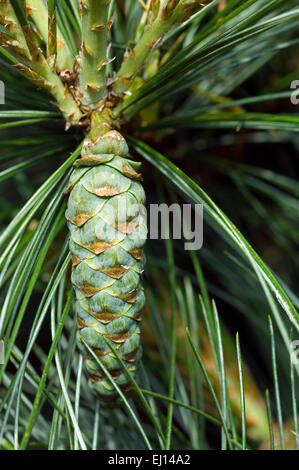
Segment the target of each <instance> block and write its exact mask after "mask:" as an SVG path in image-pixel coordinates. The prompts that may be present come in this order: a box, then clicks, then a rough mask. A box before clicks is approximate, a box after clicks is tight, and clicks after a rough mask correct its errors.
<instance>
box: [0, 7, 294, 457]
mask: <svg viewBox="0 0 299 470" xmlns="http://www.w3.org/2000/svg"><path fill="white" fill-rule="evenodd" d="M3 3H4V2H0V6H2V4H3ZM26 3H27V4H28V5H29V4H30V3H34V4H36V3H37V4H39V2H26ZM49 3H50V4H51V5H50V8H51V15H50V16H51V18H52V26H53V24H55V21H54V20H53V18H54V16H53V15H54V12H55V10H56V15H57V25H58V30H57V37H58V39H59V36H60V35H61V37H62V38H63V41H64V43H63V50H64V54H62V53H61V52H59V50H57V57H56V49H55V44H54V45H53V43H52V44H49V43H48V41H49V38H48V36H47V34H46V35H45V34H44V31H47V29H45V21H47V20H48V15H46V17H45V21H44V22H42V23H41V24H40V25H39V24H38V21H37V19H34V14H33V11H32V12H31V14H30V13H28V12H27V13H28V15H27V16H25V17H22V18H20V11H22V10H20V8H22V4H23V2H12V4H13V5H14V7H15V12H17V14H16V18H15V17H14V21H17V20H18V21H19V22H20V25H21V26H20V28H16V30H13V28H12V32H11V33H10V34H14V35H15V41H19V43H20V44H21V45H22V46H24V35H23V31H24V26H26V24H28V22H29V23H30V24H32V22H35V24H36V26H37V28H38V29H39V31H40V33H41V34H40V35H37V36H35V41H36V44H37V45H38V46H36V47H39V48H40V51H42V53H43V54H44V57H45V61H46V62H43V67H42V68H41V69H37V68H36V69H35V70H37V71H38V72H39V73H40V74H41V76H42V75H43V74H44V75H45V73H46V75H47V79H49V80H50V81H51V80H52V79H53V80H55V81H56V80H58V78H59V76H58V74H57V73H56V72H55V70H53V63H54V62H55V61H56V67H57V69H56V70H57V71H58V72H59V64H61V63H62V62H60V61H62V60H63V59H64V60H65V61H66V63H67V64H68V66H69V65H70V64H72V63H73V62H74V59H75V56H76V55H77V54H78V52H79V51H78V43H79V42H80V38H82V37H83V39H84V36H86V33H85V32H84V29H82V27H81V20H80V14H79V5H78V3H77V1H74V0H64V1H59V2H49ZM158 3H159V4H160V2H153V5H157V4H158ZM164 3H165V4H167V3H168V2H164ZM179 3H180V4H184V1H183V0H182V1H181V2H179ZM205 3H206V6H204V7H200V8H198V11H195V12H194V11H192V13H190V14H189V15H187V16H186V17H184V16H180V17H179V18H180V20H176V21H172V19H173V17H172V16H171V15H172V14H173V13H169V14H170V16H169V18H168V21H169V23H168V25H167V28H165V31H166V33H165V35H164V37H163V38H162V40H161V41H157V42H156V43H155V44H154V46H155V50H154V51H152V52H151V54H149V55H148V54H145V50H144V47H145V45H144V41H143V42H142V37H143V38H144V36H143V34H144V32H145V31H146V29H147V25H152V24H154V23H155V21H157V18H158V19H159V17H158V16H157V11H156V10H154V9H153V10H152V11H147V12H146V11H144V9H143V5H142V4H143V2H137V1H136V2H129V1H128V2H123V1H112V2H111V3H110V6H109V9H108V12H107V15H108V19H109V18H111V16H112V15H113V18H114V24H113V26H112V28H111V30H110V33H109V36H108V44H109V47H108V53H107V57H100V58H99V59H100V60H101V61H105V68H104V70H105V77H108V83H109V93H110V92H112V95H111V96H113V94H115V93H118V96H117V97H116V98H117V99H115V101H116V102H115V103H114V104H113V109H112V118H113V119H115V120H118V121H116V122H118V123H120V125H121V126H123V131H124V132H125V133H126V138H127V142H128V143H129V145H130V150H131V152H132V153H133V156H132V159H134V158H135V153H136V154H137V155H138V157H137V158H139V159H140V158H142V159H143V164H144V169H143V176H144V186H145V189H146V192H147V195H148V199H149V202H156V203H157V202H161V201H163V202H164V201H166V202H169V203H171V202H177V201H179V202H181V201H190V202H191V203H192V204H197V203H201V204H203V206H204V214H205V219H204V220H205V228H204V232H205V235H204V236H205V238H204V246H203V248H202V249H201V250H200V251H199V252H186V251H184V250H183V241H181V242H179V241H176V240H174V241H171V240H166V241H165V243H163V241H157V242H155V241H152V240H150V241H149V243H148V247H147V260H148V261H147V268H146V272H145V280H144V283H145V291H146V297H147V304H146V307H145V311H144V321H143V325H142V337H143V350H144V359H143V361H142V363H141V367H140V370H139V371H138V374H136V376H135V373H134V374H132V371H131V370H130V368H127V367H126V363H125V361H124V360H123V356H122V354H120V352H119V349H118V347H116V346H115V344H113V342H108V343H107V344H105V348H106V347H107V348H109V350H110V352H109V355H110V357H113V358H114V360H115V361H117V363H118V367H119V370H121V371H122V374H121V375H122V377H123V378H124V380H125V381H126V384H130V387H131V388H132V394H131V396H128V395H126V394H124V393H123V391H122V389H121V387H120V386H119V385H118V383H117V381H115V380H114V378H113V376H112V374H111V373H110V372H111V371H110V369H109V364H108V365H107V364H105V363H104V362H103V361H102V360H100V359H99V357H97V355H95V353H94V351H93V349H92V348H91V347H90V344H89V343H90V342H89V341H88V340H86V339H84V338H83V339H82V345H81V346H84V347H85V349H86V351H85V354H88V355H89V356H91V357H92V358H93V363H94V366H95V367H96V368H97V370H98V371H101V372H99V373H103V375H105V376H106V380H107V384H108V383H109V388H111V390H113V394H115V396H119V397H120V398H121V399H122V407H121V408H119V409H111V410H110V409H107V408H105V407H104V406H103V405H102V403H101V402H100V401H99V400H96V399H95V395H94V393H93V391H92V390H91V389H90V388H89V386H88V376H87V374H86V373H85V370H84V368H83V359H82V355H81V351H80V350H79V349H78V348H77V345H76V341H75V338H76V332H77V326H76V319H75V314H74V310H73V308H71V307H72V304H74V302H73V294H72V291H71V290H70V284H71V273H70V258H71V256H70V254H69V249H68V242H69V239H68V234H67V230H66V227H65V225H66V224H65V218H64V213H65V211H66V208H67V201H66V196H65V194H64V192H65V189H66V188H67V185H68V182H69V178H70V175H71V172H75V173H76V172H78V171H80V167H79V169H75V170H72V166H73V164H74V162H75V161H76V160H77V159H78V157H80V155H81V151H82V144H83V142H82V141H83V138H84V136H83V134H82V130H81V129H80V128H79V127H76V126H72V127H71V128H70V129H68V132H67V133H66V132H65V117H66V118H67V119H69V120H70V121H72V122H76V123H77V122H78V121H79V119H81V117H82V115H83V116H84V118H86V113H87V115H88V112H89V111H87V110H86V109H83V108H82V107H81V108H80V107H79V105H78V96H79V95H77V96H74V95H73V96H69V97H68V100H67V103H65V96H64V91H65V88H64V85H63V86H62V85H61V82H60V81H59V82H57V84H58V88H59V93H55V94H53V89H52V91H51V87H50V89H49V87H45V86H44V85H45V83H44V82H43V81H38V83H36V82H35V83H34V81H33V83H32V81H28V80H27V79H26V78H25V77H22V76H21V75H19V73H18V72H17V70H16V68H15V67H14V66H13V65H16V64H17V63H19V62H20V60H24V57H23V55H22V54H21V55H20V50H19V49H16V44H13V47H12V48H11V47H8V48H3V47H0V62H1V63H0V80H1V81H3V82H4V84H5V105H0V137H1V150H0V182H1V193H0V202H1V211H0V224H1V229H2V230H1V235H0V285H1V291H0V299H1V311H0V338H1V339H4V342H5V361H4V364H3V365H0V378H1V382H0V383H1V384H0V445H1V448H3V449H50V450H52V449H83V450H84V449H128V450H130V449H145V448H148V449H192V448H194V449H208V448H221V449H223V450H224V449H251V448H267V449H270V448H271V449H274V448H295V447H296V446H297V448H299V447H298V446H299V444H298V434H299V433H298V410H297V408H298V400H297V393H296V390H297V387H298V372H299V368H298V365H296V364H293V363H292V362H290V341H291V340H292V339H293V338H294V339H296V335H297V334H298V330H299V317H298V308H299V298H298V295H297V294H296V290H295V289H296V287H297V282H296V273H297V271H298V257H297V256H296V252H297V250H298V234H299V227H298V195H299V185H298V182H297V181H296V173H295V172H296V167H295V164H294V160H295V158H296V153H297V152H298V148H299V140H298V132H297V128H298V116H297V114H296V108H295V107H293V106H291V105H290V103H289V98H290V94H291V92H290V82H291V80H293V79H296V78H298V66H297V62H296V56H297V47H298V21H297V19H298V13H299V10H298V6H297V5H296V2H295V1H293V0H288V1H286V0H283V1H282V0H271V1H269V0H247V1H241V0H227V1H226V2H219V0H213V1H211V2H209V3H208V2H205ZM223 3H224V9H220V4H221V5H223ZM16 4H18V5H17V6H18V8H17V6H16ZM29 6H30V5H29ZM43 7H44V8H45V5H44V6H43ZM159 11H160V10H159ZM155 15H156V16H155ZM18 16H19V18H18ZM21 16H22V15H21ZM40 18H42V17H41V16H40ZM171 18H172V19H171ZM159 21H161V18H160V19H159ZM0 23H1V28H0V36H1V38H2V39H3V38H5V40H6V41H7V40H8V36H9V34H8V33H9V31H7V24H6V26H5V25H3V24H2V21H1V22H0ZM107 25H108V24H107ZM107 25H106V23H105V27H106V28H107V29H109V28H108V26H107ZM170 25H171V29H169V27H170ZM46 26H47V25H46ZM53 28H54V26H53ZM25 29H26V28H25ZM155 34H156V32H155V29H152V30H151V37H152V39H153V40H154V39H155ZM156 39H159V38H156ZM1 43H2V42H1ZM140 44H141V46H140ZM138 45H139V46H138ZM93 46H94V44H92V47H93ZM95 47H96V46H95ZM47 49H48V56H47V52H46V51H47ZM17 50H18V52H19V54H17V53H16V51H17ZM104 53H105V54H106V50H105V51H102V55H103V54H104ZM124 53H125V54H126V55H129V54H130V53H131V56H130V57H131V59H132V58H134V54H136V56H137V59H138V60H139V59H140V62H141V64H142V65H144V66H142V67H141V68H140V67H138V68H137V70H135V69H134V68H130V62H128V63H127V67H128V68H129V69H130V76H129V77H128V76H127V77H126V76H125V75H126V74H127V72H126V73H125V74H123V73H122V71H123V70H124V69H123V68H122V66H121V65H122V60H123V56H124ZM54 58H55V59H54ZM111 59H113V60H112V61H111ZM144 61H145V62H146V63H144ZM124 63H126V62H124ZM131 73H132V75H131ZM53 77H54V78H53ZM85 78H88V79H89V78H92V79H94V78H96V77H90V75H89V74H87V77H85ZM97 78H98V80H97V86H99V87H100V88H101V87H102V86H103V73H100V74H98V76H97ZM115 78H117V80H118V81H117V80H116V81H115V80H114V79H115ZM121 80H122V82H121ZM120 82H121V83H122V85H121V86H120V85H119V84H120ZM36 84H38V85H39V87H42V88H43V89H41V88H37V87H36ZM71 86H74V85H73V84H72V85H71ZM119 88H120V91H119ZM20 90H21V91H20ZM95 91H96V94H97V93H98V92H99V91H100V92H101V91H103V90H100V89H99V90H98V89H97V90H95ZM123 91H124V92H125V93H124V94H122V92H123ZM49 92H50V93H52V95H53V96H54V98H55V101H58V102H59V101H61V102H62V103H64V104H66V109H64V108H63V106H60V110H59V109H58V108H57V106H55V105H54V104H53V102H52V100H53V99H54V98H53V97H51V95H50V94H49ZM99 96H102V95H101V93H99ZM114 97H115V95H114ZM97 98H98V96H97ZM70 108H71V110H70ZM79 108H80V109H79ZM61 110H62V112H61ZM70 113H71V114H72V113H73V115H72V119H71V118H70V117H69V116H70ZM83 130H85V128H84V126H83ZM264 149H266V151H268V152H269V151H270V150H271V152H272V155H269V156H271V161H270V158H269V159H268V157H267V156H265V155H264ZM269 149H270V150H269ZM113 158H116V159H117V157H113ZM135 163H136V162H135ZM102 166H105V168H106V169H107V167H108V169H109V171H110V169H111V166H108V165H102V164H101V165H99V167H102ZM88 171H89V172H92V171H93V169H89V168H88ZM73 175H74V173H73ZM84 177H85V176H84ZM86 178H87V179H88V177H87V176H86ZM128 179H129V178H128ZM80 181H81V180H80ZM78 184H79V183H78ZM70 201H71V200H70ZM70 204H71V202H70ZM69 207H70V206H69ZM68 210H70V209H68ZM237 227H238V228H237ZM73 280H74V278H73ZM292 328H293V332H292V333H291V329H292ZM237 331H238V334H237ZM235 336H236V341H235V340H234V337H235ZM277 435H278V439H277ZM292 438H293V440H292Z"/></svg>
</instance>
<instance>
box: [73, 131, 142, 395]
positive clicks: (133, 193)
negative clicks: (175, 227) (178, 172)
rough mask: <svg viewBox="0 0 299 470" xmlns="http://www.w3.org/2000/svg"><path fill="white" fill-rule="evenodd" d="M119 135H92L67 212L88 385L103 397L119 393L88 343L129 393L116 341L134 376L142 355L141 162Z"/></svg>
mask: <svg viewBox="0 0 299 470" xmlns="http://www.w3.org/2000/svg"><path fill="white" fill-rule="evenodd" d="M127 156H128V146H127V143H126V141H125V139H124V138H123V137H122V136H121V134H120V133H118V132H117V131H109V132H106V133H105V134H104V135H103V136H101V137H96V138H91V137H86V139H85V141H84V144H83V147H82V154H81V158H80V159H79V160H77V161H76V162H75V169H74V170H73V173H72V175H71V177H70V182H69V188H68V189H69V200H68V207H67V211H66V218H67V221H68V226H69V231H70V251H71V254H72V284H73V286H74V289H75V311H76V315H77V323H78V344H79V347H80V349H81V351H82V353H83V355H84V358H85V365H86V369H87V372H88V374H89V378H90V380H89V384H90V386H91V388H92V389H93V390H94V391H95V392H97V393H98V395H99V396H100V397H101V398H102V399H103V400H114V401H115V400H116V401H117V400H118V396H119V395H118V393H117V391H116V390H115V388H114V387H113V384H112V383H111V381H110V380H109V379H108V378H107V377H106V376H105V374H104V373H103V371H102V369H101V368H100V367H99V365H98V364H97V362H96V361H95V360H94V358H93V357H92V356H91V355H89V354H88V352H87V351H86V348H85V346H84V345H83V344H82V339H83V340H84V342H85V343H87V344H88V345H89V347H90V348H91V349H92V350H93V352H94V353H95V354H96V355H97V357H98V358H99V360H100V361H101V363H102V364H103V365H104V366H105V367H106V368H107V369H108V371H109V372H110V374H111V375H112V377H113V378H114V380H115V382H116V383H117V385H118V386H119V387H120V388H121V390H123V391H128V390H129V389H130V381H129V380H128V378H127V376H126V374H125V373H124V371H123V369H122V367H121V364H120V362H119V360H118V359H117V358H116V357H115V355H114V354H113V352H112V351H111V348H110V347H109V344H108V343H109V342H110V343H111V345H112V346H113V348H114V349H115V350H117V353H118V355H119V356H120V357H121V359H122V360H123V362H124V363H125V365H126V367H127V368H128V370H129V371H130V372H131V373H132V374H133V375H134V374H135V372H136V370H137V368H138V364H139V361H140V357H141V346H140V320H141V318H140V317H141V310H142V308H143V306H144V303H145V296H144V291H143V288H142V284H141V278H142V273H143V269H144V255H143V247H144V244H145V240H146V234H147V228H146V218H145V209H144V202H145V194H144V190H143V187H142V184H141V182H140V181H141V175H140V173H139V167H140V163H137V162H134V161H131V160H128V159H127V158H126V157H127Z"/></svg>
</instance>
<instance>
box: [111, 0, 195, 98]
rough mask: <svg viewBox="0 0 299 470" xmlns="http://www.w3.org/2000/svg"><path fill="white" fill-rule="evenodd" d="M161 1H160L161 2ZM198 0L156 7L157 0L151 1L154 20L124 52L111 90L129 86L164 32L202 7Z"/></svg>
mask: <svg viewBox="0 0 299 470" xmlns="http://www.w3.org/2000/svg"><path fill="white" fill-rule="evenodd" d="M161 3H162V2H161ZM202 6H203V3H202V2H200V1H199V0H169V1H168V2H167V4H166V5H165V6H162V7H161V8H160V9H158V8H157V1H156V2H153V6H152V7H153V11H154V12H156V17H155V19H154V21H152V22H151V23H150V24H148V26H147V28H146V29H145V32H144V33H143V35H142V36H141V38H140V40H139V41H138V43H137V45H136V46H135V48H134V49H132V50H131V51H130V53H129V54H126V55H125V57H124V60H123V63H122V66H121V68H120V70H119V72H118V74H117V80H116V81H115V83H114V85H113V90H114V91H115V92H116V93H118V94H122V93H124V92H125V91H126V90H128V89H129V88H130V85H131V83H132V80H133V78H134V77H135V75H136V74H137V73H138V72H139V71H140V70H141V68H142V67H143V66H144V65H145V63H146V61H147V59H148V57H149V55H150V53H151V52H152V50H153V49H154V48H155V47H157V46H158V45H159V44H161V42H162V40H163V37H164V36H165V34H166V33H167V32H168V31H169V30H170V29H171V28H172V27H173V26H175V25H179V24H181V23H183V22H184V21H186V19H188V17H189V16H190V15H192V14H193V13H195V12H196V11H198V10H199V9H200V8H202Z"/></svg>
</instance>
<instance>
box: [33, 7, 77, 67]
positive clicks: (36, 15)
mask: <svg viewBox="0 0 299 470" xmlns="http://www.w3.org/2000/svg"><path fill="white" fill-rule="evenodd" d="M50 3H53V2H50ZM55 3H56V2H55ZM26 9H27V13H28V14H29V15H30V16H31V18H32V19H33V21H34V23H35V25H36V27H37V29H38V30H39V32H40V34H41V36H42V38H43V40H44V42H45V43H46V44H47V43H48V11H47V8H46V7H45V5H44V3H43V1H42V0H26ZM73 64H74V57H73V55H72V53H71V52H70V50H69V48H68V46H67V44H66V42H65V40H64V38H63V35H62V33H61V32H60V30H59V28H58V27H57V60H56V67H57V70H58V71H60V70H71V71H72V70H73Z"/></svg>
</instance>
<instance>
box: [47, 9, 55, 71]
mask: <svg viewBox="0 0 299 470" xmlns="http://www.w3.org/2000/svg"><path fill="white" fill-rule="evenodd" d="M47 59H48V62H49V65H50V67H51V68H52V69H54V70H55V65H56V59H57V23H56V0H48V43H47Z"/></svg>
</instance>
